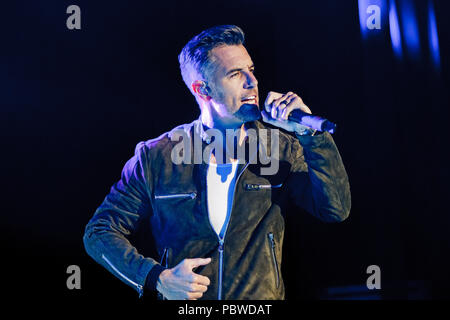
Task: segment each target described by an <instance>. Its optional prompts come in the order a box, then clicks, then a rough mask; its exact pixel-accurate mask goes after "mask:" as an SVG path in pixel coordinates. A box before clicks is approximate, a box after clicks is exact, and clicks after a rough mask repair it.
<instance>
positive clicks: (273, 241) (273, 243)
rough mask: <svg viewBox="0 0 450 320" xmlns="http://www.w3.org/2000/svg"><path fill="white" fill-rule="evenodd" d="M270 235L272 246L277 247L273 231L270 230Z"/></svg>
mask: <svg viewBox="0 0 450 320" xmlns="http://www.w3.org/2000/svg"><path fill="white" fill-rule="evenodd" d="M268 236H269V239H270V243H271V244H272V248H274V249H275V240H274V239H273V233H272V232H269V234H268Z"/></svg>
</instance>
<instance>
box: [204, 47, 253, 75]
mask: <svg viewBox="0 0 450 320" xmlns="http://www.w3.org/2000/svg"><path fill="white" fill-rule="evenodd" d="M210 58H211V61H213V64H214V66H215V69H216V70H217V71H218V72H227V71H228V70H231V69H235V68H242V69H243V68H248V67H250V66H251V65H252V64H253V61H252V59H251V58H250V55H249V54H248V52H247V50H246V49H245V47H244V46H243V45H233V46H228V45H224V46H220V47H216V48H214V49H212V50H211V53H210Z"/></svg>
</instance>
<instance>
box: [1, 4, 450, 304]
mask: <svg viewBox="0 0 450 320" xmlns="http://www.w3.org/2000/svg"><path fill="white" fill-rule="evenodd" d="M433 2H434V6H435V9H436V18H437V26H438V32H439V40H440V43H439V44H440V54H441V66H440V68H438V69H436V68H433V66H432V65H431V63H430V57H429V54H428V51H427V50H428V44H427V43H428V42H427V40H426V22H425V19H426V5H427V1H425V0H424V1H415V2H414V8H415V9H416V12H417V17H418V23H419V30H420V34H421V43H420V45H421V49H422V51H421V54H420V56H419V57H418V58H416V59H412V58H409V57H408V55H407V54H405V56H404V57H403V58H402V59H396V58H395V57H394V55H393V52H392V48H391V42H390V36H389V28H388V27H387V26H386V25H383V28H382V30H381V31H377V32H376V34H375V33H374V34H375V35H374V36H369V37H368V38H366V39H365V40H363V38H362V35H361V31H360V25H359V16H358V2H357V1H331V0H330V1H295V2H294V1H292V2H285V1H274V2H268V1H261V0H259V1H256V0H255V1H250V0H247V1H239V2H235V1H227V2H216V1H211V2H192V1H173V0H166V1H161V2H158V3H154V2H150V1H115V2H111V1H104V2H102V3H99V2H97V1H79V0H76V1H27V2H25V1H14V3H13V4H11V3H9V4H7V5H5V6H3V7H2V8H3V9H2V11H3V17H2V19H1V25H0V27H1V33H2V44H1V53H0V56H1V73H0V77H1V80H0V81H1V82H0V83H1V89H0V92H1V102H0V103H1V107H0V108H1V132H2V160H3V162H4V164H3V166H2V167H3V170H2V176H3V177H2V187H3V189H4V191H3V192H2V198H3V199H2V216H1V220H2V223H1V230H0V232H1V235H2V240H1V243H2V248H1V249H2V252H3V255H2V269H3V268H4V270H5V271H4V273H3V277H4V279H3V280H5V281H6V284H7V288H8V292H9V293H10V296H11V297H18V298H22V299H32V300H34V301H40V300H43V301H52V302H55V301H69V302H70V301H75V300H73V299H77V300H76V301H80V302H88V301H93V300H96V299H100V298H102V299H105V301H106V299H113V301H118V300H127V301H130V302H131V301H135V300H136V299H137V294H136V293H135V291H134V290H132V289H131V288H129V287H127V286H125V285H124V284H122V283H121V282H120V281H119V280H117V279H115V278H114V277H113V276H112V275H110V274H109V273H107V272H106V271H105V270H104V269H103V268H102V267H100V266H99V265H97V264H96V263H95V262H94V261H93V260H91V259H90V258H89V257H88V256H87V254H86V253H85V251H84V248H83V243H82V236H83V232H84V226H85V225H86V223H87V222H88V220H89V219H90V218H91V216H92V214H93V213H94V211H95V209H96V208H97V207H98V206H99V205H100V203H101V202H102V200H103V198H104V196H105V195H106V194H107V192H108V191H109V188H110V187H111V185H112V184H113V183H114V182H115V181H117V180H118V179H119V177H120V172H121V169H122V166H123V165H124V163H125V162H126V160H127V159H129V158H130V157H131V156H132V155H133V152H134V147H135V145H136V144H137V143H138V142H139V141H143V140H147V139H150V138H154V137H157V136H159V135H160V134H161V133H163V132H165V131H167V130H169V129H171V128H173V127H174V126H176V125H178V124H181V123H186V122H190V121H192V120H193V119H195V118H196V117H198V114H199V111H198V107H197V105H196V103H195V101H194V98H193V97H192V96H191V95H190V93H189V91H188V89H187V88H186V87H185V85H184V83H183V82H182V79H181V75H180V73H179V67H178V61H177V55H178V53H179V52H180V50H181V48H182V47H183V46H184V45H185V43H186V42H187V41H188V40H189V39H190V38H191V37H192V36H194V35H195V34H198V33H199V32H200V31H202V30H203V29H205V28H207V27H210V26H213V25H218V24H236V25H239V26H240V27H242V28H243V30H244V31H245V33H246V36H247V38H246V47H247V49H248V51H249V53H250V55H251V56H252V58H253V60H254V62H255V64H256V76H257V78H258V80H259V86H260V99H261V100H264V99H265V97H266V95H267V92H268V91H278V92H287V91H294V92H296V93H298V94H299V95H300V96H301V97H302V98H303V100H304V101H305V103H306V104H307V105H308V106H309V107H310V108H311V109H312V111H313V112H314V113H316V114H320V115H323V116H325V117H327V118H328V119H331V120H333V121H334V122H336V123H337V124H338V130H337V132H336V133H335V134H334V139H335V141H336V143H337V145H338V147H339V150H340V152H341V155H342V157H343V159H344V163H345V165H346V168H347V171H348V175H349V179H350V184H351V190H352V211H351V215H350V217H349V219H348V220H346V221H345V222H343V223H341V224H336V225H329V224H324V223H321V222H319V221H317V220H314V219H313V218H312V217H310V216H308V215H305V214H296V212H295V211H292V212H290V216H291V218H290V220H289V221H288V224H287V234H286V242H285V247H284V261H283V263H284V265H283V272H284V278H285V282H286V284H287V298H288V299H314V300H315V299H332V298H336V295H333V293H332V292H333V290H332V289H330V288H331V287H340V288H341V289H342V290H343V291H342V292H343V293H342V295H341V296H340V298H363V299H364V298H372V299H444V298H449V297H450V294H449V292H448V289H447V288H448V287H449V285H450V279H449V272H448V270H449V267H450V264H449V259H448V253H449V249H450V241H449V236H448V230H449V227H450V218H449V215H448V211H447V205H446V201H448V193H447V192H446V190H445V189H446V186H447V181H448V180H449V165H448V163H449V157H448V152H447V151H446V149H447V141H448V140H447V137H446V131H447V120H448V118H449V111H448V110H449V104H448V98H449V97H448V95H449V93H448V91H447V90H446V89H445V88H446V85H448V83H449V72H448V71H449V68H448V67H449V60H448V57H449V50H450V48H449V41H448V40H449V39H450V36H449V32H450V26H449V22H448V19H447V17H448V12H449V10H448V9H449V8H448V4H447V1H444V0H436V1H433ZM71 4H76V5H78V6H80V8H81V26H82V28H81V30H68V29H67V28H66V19H67V17H68V14H66V8H67V7H68V6H69V5H71ZM383 12H385V11H383ZM382 14H384V13H382ZM383 19H385V16H383ZM72 264H75V265H78V266H80V268H81V272H82V274H81V275H82V289H81V290H68V289H67V287H66V278H67V276H68V275H67V274H66V268H67V267H68V266H69V265H72ZM373 264H375V265H378V266H380V268H381V284H382V289H381V290H379V291H376V292H373V291H371V292H369V291H368V290H367V289H364V288H365V283H366V279H367V277H368V274H366V268H367V267H368V266H369V265H373ZM352 288H353V290H356V291H355V292H354V293H351V292H352ZM337 298H339V296H338V297H337ZM114 299H116V300H114Z"/></svg>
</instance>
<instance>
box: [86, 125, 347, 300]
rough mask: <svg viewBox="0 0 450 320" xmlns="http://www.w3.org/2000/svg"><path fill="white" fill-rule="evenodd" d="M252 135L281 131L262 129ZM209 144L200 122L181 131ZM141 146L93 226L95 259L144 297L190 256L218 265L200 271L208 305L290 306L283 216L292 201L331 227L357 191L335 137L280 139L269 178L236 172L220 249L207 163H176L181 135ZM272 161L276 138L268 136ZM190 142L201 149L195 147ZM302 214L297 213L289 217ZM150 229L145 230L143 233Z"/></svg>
mask: <svg viewBox="0 0 450 320" xmlns="http://www.w3.org/2000/svg"><path fill="white" fill-rule="evenodd" d="M247 128H254V129H256V130H259V129H266V130H268V131H269V132H270V130H273V129H274V128H273V127H271V126H269V125H267V124H265V123H262V122H259V121H255V122H252V123H248V124H247ZM174 130H175V131H176V130H184V132H186V133H187V134H188V135H187V136H188V137H190V138H195V137H197V138H199V141H201V145H202V148H205V147H206V146H207V145H208V143H209V142H210V141H208V140H209V139H208V136H207V134H205V131H204V127H203V126H202V124H201V122H200V120H196V121H194V122H192V123H190V124H186V125H183V126H180V127H177V128H175V129H174ZM174 130H173V131H171V132H168V133H165V134H163V135H161V136H160V137H158V138H157V139H154V140H149V141H147V142H141V143H139V144H138V145H137V147H136V153H135V155H134V157H133V158H131V159H130V160H129V161H128V162H127V163H126V165H125V167H124V169H123V172H122V176H121V180H120V181H118V182H117V183H116V184H115V185H114V186H113V187H112V188H111V192H110V193H109V194H108V195H107V196H106V198H105V200H104V202H103V203H102V204H101V206H100V207H99V208H98V209H97V211H96V212H95V214H94V216H93V217H92V219H91V220H90V221H89V223H88V225H87V226H86V230H85V235H84V243H85V248H86V250H87V252H88V254H89V255H90V256H91V257H92V258H93V259H95V260H96V261H97V262H98V263H100V264H101V265H103V266H104V267H105V268H107V269H108V270H109V271H110V272H112V273H113V274H114V275H116V276H117V277H118V278H119V279H121V280H122V281H123V282H125V283H126V284H128V285H130V286H132V287H133V288H135V289H136V290H137V291H138V292H139V293H140V294H142V293H143V290H144V288H153V289H154V288H155V285H156V281H157V278H158V276H159V274H160V273H161V271H162V270H164V268H172V267H174V266H175V265H177V264H178V263H179V262H181V261H182V260H183V259H185V258H200V257H211V258H212V262H211V263H210V264H208V265H206V266H203V267H200V268H198V269H197V270H195V272H197V273H200V274H202V275H204V276H207V277H209V279H210V280H211V284H210V286H209V287H208V291H206V292H205V294H204V295H203V298H202V299H255V300H257V299H284V293H285V291H284V284H283V278H282V276H281V272H280V270H281V261H282V245H283V237H284V229H285V227H284V223H285V222H284V221H285V219H284V217H285V214H286V213H287V212H286V207H287V205H288V203H289V202H292V203H293V204H295V205H296V206H298V207H300V208H302V209H304V210H306V211H308V212H309V213H311V214H312V215H314V216H315V217H317V218H319V219H321V220H323V221H325V222H339V221H343V220H344V219H346V218H347V217H348V215H349V212H350V205H351V200H350V187H349V183H348V178H347V174H346V171H345V169H344V165H343V163H342V160H341V157H340V155H339V152H338V150H337V148H336V145H335V143H334V141H333V138H332V137H331V135H330V134H329V133H323V134H319V135H316V136H299V137H296V136H294V135H291V134H289V133H287V132H284V131H279V136H278V137H279V140H278V141H279V144H278V146H279V154H278V157H277V160H278V161H279V162H278V165H279V168H278V170H277V172H276V174H272V175H262V174H261V168H262V167H263V165H262V164H261V163H259V161H258V162H257V163H254V162H251V161H248V158H247V162H246V163H242V164H239V166H238V172H237V176H236V185H235V193H234V199H233V203H232V211H231V216H230V219H229V222H228V227H227V231H226V235H225V237H224V241H223V243H219V242H220V241H219V239H218V237H217V234H216V233H215V232H214V230H213V229H212V227H211V225H210V222H209V218H208V208H207V198H206V197H207V195H206V190H207V188H206V172H207V164H205V163H200V164H195V163H191V164H185V163H181V164H174V162H173V159H172V151H173V148H174V147H175V145H177V144H178V143H179V141H178V139H173V133H174V132H175V131H174ZM267 137H268V141H269V143H268V144H267V145H268V147H267V148H268V151H267V154H272V152H271V151H272V150H270V149H271V141H270V139H271V134H270V133H268V134H267ZM191 140H192V141H190V142H189V143H194V142H193V140H194V139H191ZM289 214H295V212H289ZM142 226H143V228H142ZM137 229H140V230H142V229H144V230H146V231H147V232H151V234H152V236H153V238H154V240H155V246H156V251H157V252H158V254H159V256H158V257H144V256H143V255H141V254H140V250H138V249H137V248H136V247H135V246H134V245H133V244H132V243H131V242H130V240H129V239H130V236H131V235H133V234H134V233H135V232H136V230H137Z"/></svg>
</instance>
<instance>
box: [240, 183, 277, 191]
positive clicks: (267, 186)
mask: <svg viewBox="0 0 450 320" xmlns="http://www.w3.org/2000/svg"><path fill="white" fill-rule="evenodd" d="M282 185H283V184H282V183H280V184H277V185H271V184H250V183H247V184H246V185H245V190H260V189H277V188H281V186H282Z"/></svg>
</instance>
